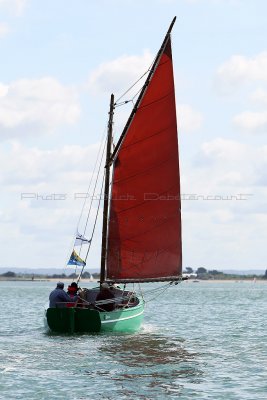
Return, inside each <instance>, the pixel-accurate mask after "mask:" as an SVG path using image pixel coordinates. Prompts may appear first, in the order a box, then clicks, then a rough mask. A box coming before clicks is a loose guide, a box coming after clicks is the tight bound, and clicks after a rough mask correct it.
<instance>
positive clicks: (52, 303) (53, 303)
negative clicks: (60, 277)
mask: <svg viewBox="0 0 267 400" xmlns="http://www.w3.org/2000/svg"><path fill="white" fill-rule="evenodd" d="M77 299H78V296H74V297H70V296H69V295H68V294H67V293H66V292H65V291H64V283H63V282H58V283H57V287H56V289H54V290H53V291H52V292H51V293H50V295H49V307H50V308H56V307H65V304H58V305H57V303H75V301H76V300H77Z"/></svg>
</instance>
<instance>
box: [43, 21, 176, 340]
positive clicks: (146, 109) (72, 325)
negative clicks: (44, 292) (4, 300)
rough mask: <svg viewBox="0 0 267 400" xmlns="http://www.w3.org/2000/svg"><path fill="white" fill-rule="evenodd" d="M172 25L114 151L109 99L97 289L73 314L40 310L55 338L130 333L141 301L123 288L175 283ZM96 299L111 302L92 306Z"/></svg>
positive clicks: (63, 310) (140, 316)
mask: <svg viewBox="0 0 267 400" xmlns="http://www.w3.org/2000/svg"><path fill="white" fill-rule="evenodd" d="M175 19H176V17H175V18H174V19H173V21H172V23H171V25H170V27H169V29H168V31H167V33H166V36H165V38H164V40H163V43H162V45H161V47H160V49H159V51H158V53H157V55H156V57H155V59H154V62H153V64H152V66H151V68H150V70H149V72H148V75H147V78H146V81H145V83H144V85H143V87H142V89H141V90H140V92H139V96H138V98H137V100H136V102H135V104H134V107H133V109H132V111H131V113H130V116H129V118H128V120H127V122H126V125H125V127H124V129H123V131H122V134H121V136H120V138H119V140H118V141H117V144H116V145H115V147H114V149H113V151H112V136H113V131H112V130H113V116H114V110H115V108H116V103H115V100H114V95H113V94H112V95H111V99H110V109H109V122H108V132H107V144H106V163H105V185H104V188H105V189H104V206H103V228H102V250H101V270H100V282H99V283H100V284H99V285H98V286H97V287H95V288H93V289H83V291H82V292H81V293H80V297H81V299H82V301H81V302H80V303H78V304H76V306H75V307H62V304H61V305H60V306H59V307H56V308H48V309H47V311H46V318H47V323H48V326H49V328H50V329H51V330H52V331H54V332H69V333H74V332H102V331H112V332H116V331H119V332H127V331H137V330H139V329H140V326H141V323H142V320H143V314H144V308H145V300H144V298H143V296H140V295H138V294H137V293H136V292H135V291H134V290H133V291H131V290H129V289H127V287H128V286H127V285H129V284H142V283H146V282H169V283H170V284H177V283H179V282H180V281H182V244H181V203H180V174H179V156H178V138H177V122H176V106H175V88H174V77H173V62H172V48H171V31H172V28H173V25H174V23H175ZM110 192H111V193H110ZM118 285H119V286H118ZM102 291H106V292H109V293H111V295H110V296H106V298H105V299H102V300H101V299H100V300H99V294H100V293H102ZM107 297H109V298H107Z"/></svg>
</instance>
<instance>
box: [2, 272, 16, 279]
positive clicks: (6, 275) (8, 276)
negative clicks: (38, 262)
mask: <svg viewBox="0 0 267 400" xmlns="http://www.w3.org/2000/svg"><path fill="white" fill-rule="evenodd" d="M2 276H4V277H5V278H15V277H16V274H15V272H12V271H8V272H5V273H4V274H2Z"/></svg>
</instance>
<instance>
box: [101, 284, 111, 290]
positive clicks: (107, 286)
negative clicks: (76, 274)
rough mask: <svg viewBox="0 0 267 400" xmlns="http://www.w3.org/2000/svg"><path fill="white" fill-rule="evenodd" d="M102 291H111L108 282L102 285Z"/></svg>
mask: <svg viewBox="0 0 267 400" xmlns="http://www.w3.org/2000/svg"><path fill="white" fill-rule="evenodd" d="M101 289H102V290H107V289H109V284H108V283H107V282H103V283H101Z"/></svg>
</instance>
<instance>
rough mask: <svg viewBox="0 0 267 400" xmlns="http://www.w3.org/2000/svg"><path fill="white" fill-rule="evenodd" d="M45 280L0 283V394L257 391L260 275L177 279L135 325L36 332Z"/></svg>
mask: <svg viewBox="0 0 267 400" xmlns="http://www.w3.org/2000/svg"><path fill="white" fill-rule="evenodd" d="M84 286H86V285H84ZM87 287H89V285H87ZM53 288H54V283H50V282H44V283H41V282H0V290H1V294H2V307H1V310H2V311H1V315H0V398H1V399H27V400H32V399H67V400H68V399H73V400H74V399H77V400H78V399H93V400H95V399H128V400H131V399H135V400H138V399H177V398H179V399H198V400H200V399H215V400H220V399H227V400H232V399H238V400H240V399H242V400H244V399H250V400H257V399H260V400H263V399H266V398H267V379H266V378H267V329H266V309H267V284H264V283H259V282H257V283H252V282H250V283H235V282H232V283H204V282H201V283H183V284H181V285H178V286H176V287H174V288H171V289H169V290H168V291H167V297H165V299H164V298H163V297H162V298H161V300H162V301H163V303H162V304H161V306H159V300H155V301H153V302H150V303H148V304H147V308H146V315H145V322H144V326H143V329H142V330H141V331H140V332H139V333H137V334H134V335H118V334H116V335H115V334H110V335H100V334H98V335H91V336H87V335H79V336H78V335H77V336H64V335H61V336H55V335H49V334H47V333H46V332H45V330H44V328H43V309H44V305H45V303H46V301H47V297H48V295H49V293H50V290H52V289H53ZM171 302H172V303H171Z"/></svg>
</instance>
